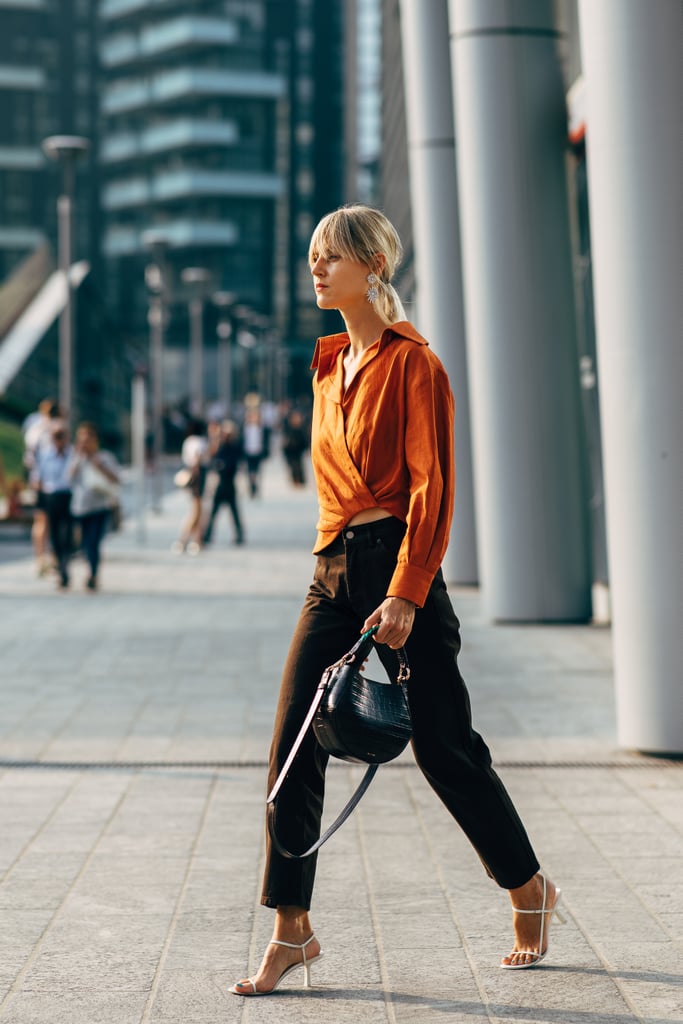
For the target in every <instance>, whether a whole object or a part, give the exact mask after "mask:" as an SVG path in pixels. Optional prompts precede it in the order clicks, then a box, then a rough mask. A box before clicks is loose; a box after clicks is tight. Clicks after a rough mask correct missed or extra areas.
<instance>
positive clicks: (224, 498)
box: [204, 480, 244, 544]
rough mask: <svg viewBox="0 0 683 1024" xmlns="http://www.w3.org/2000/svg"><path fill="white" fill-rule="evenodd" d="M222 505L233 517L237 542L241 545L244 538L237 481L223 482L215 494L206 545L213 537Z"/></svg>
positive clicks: (207, 529)
mask: <svg viewBox="0 0 683 1024" xmlns="http://www.w3.org/2000/svg"><path fill="white" fill-rule="evenodd" d="M221 505H227V506H228V508H229V509H230V513H231V515H232V521H233V523H234V525H235V540H236V541H237V542H238V543H241V542H242V540H243V537H244V534H243V530H242V520H241V519H240V510H239V506H238V504H237V492H236V490H235V481H234V480H230V481H227V482H225V481H221V482H220V483H219V484H218V486H217V487H216V490H215V491H214V494H213V501H212V502H211V512H210V514H209V521H208V522H207V524H206V529H205V530H204V543H205V544H209V543H210V542H211V538H212V537H213V528H214V523H215V521H216V516H217V515H218V512H219V511H220V508H221Z"/></svg>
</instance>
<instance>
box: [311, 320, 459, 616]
mask: <svg viewBox="0 0 683 1024" xmlns="http://www.w3.org/2000/svg"><path fill="white" fill-rule="evenodd" d="M348 345H349V336H348V334H346V333H342V334H333V335H330V336H328V337H326V338H319V339H318V342H317V345H316V349H315V355H314V357H313V363H312V365H311V369H314V370H317V373H316V376H315V378H314V381H313V392H314V402H313V424H312V434H311V452H312V456H313V469H314V473H315V478H316V484H317V488H318V500H319V503H320V518H319V520H318V524H317V530H318V537H317V540H316V544H315V547H314V549H313V551H314V553H315V552H319V551H321V550H322V549H323V548H324V547H326V546H327V545H328V544H330V543H331V542H332V541H333V540H334V539H335V537H337V536H338V534H339V532H340V531H341V530H342V528H343V527H344V526H345V524H346V523H348V521H349V520H350V519H352V518H353V516H355V515H357V513H358V512H361V511H362V510H363V509H366V508H383V509H386V510H387V512H390V513H391V514H392V515H394V516H396V517H397V518H398V519H401V520H403V522H405V523H406V524H407V529H406V533H405V536H404V538H403V542H402V544H401V548H400V551H399V554H398V561H397V564H396V570H395V572H394V575H393V577H392V579H391V583H390V586H389V588H388V590H387V597H403V598H406V599H408V600H409V601H413V602H414V603H415V604H416V605H418V606H419V607H422V605H423V604H424V602H425V600H426V598H427V593H428V591H429V587H430V586H431V583H432V580H433V579H434V575H435V573H436V571H437V569H438V568H439V566H440V564H441V561H442V559H443V556H444V554H445V551H446V548H447V546H448V538H449V531H450V525H451V518H452V514H453V498H454V494H455V465H454V457H453V456H454V453H453V448H454V442H453V417H454V402H453V395H452V394H451V389H450V386H449V383H448V377H447V375H446V371H445V370H444V368H443V365H442V364H441V362H440V361H439V359H438V358H437V357H436V356H435V355H434V353H433V352H432V351H431V350H430V349H429V347H428V345H427V342H426V341H425V339H424V338H423V337H421V335H419V334H418V333H417V331H416V330H415V328H414V327H413V326H412V324H410V323H408V322H407V321H400V322H399V323H396V324H393V325H392V326H391V327H387V329H386V330H385V331H384V332H383V333H382V336H381V337H380V338H379V339H378V340H377V341H376V342H375V343H374V344H373V345H371V346H370V347H369V348H368V349H366V351H365V352H364V354H363V358H362V360H361V362H360V364H359V366H358V369H357V371H356V374H355V376H354V378H353V380H352V381H351V383H350V384H349V387H348V388H347V390H346V391H345V392H344V390H343V382H344V367H343V352H344V350H345V349H346V348H348Z"/></svg>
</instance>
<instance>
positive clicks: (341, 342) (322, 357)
mask: <svg viewBox="0 0 683 1024" xmlns="http://www.w3.org/2000/svg"><path fill="white" fill-rule="evenodd" d="M395 337H398V338H406V339H407V340H408V341H414V342H416V344H418V345H427V344H428V342H427V341H426V340H425V339H424V338H423V337H422V335H421V334H418V332H417V331H416V330H415V328H414V327H413V325H412V324H411V323H409V322H408V320H399V321H398V322H397V323H395V324H392V325H391V327H387V328H386V329H385V330H384V331H382V335H381V337H380V339H379V345H378V346H377V351H378V352H381V351H382V349H383V348H385V347H386V345H388V344H389V343H390V342H391V341H392V340H393V338H395ZM348 343H349V336H348V334H347V333H346V331H342V332H341V333H339V334H328V335H326V336H325V337H322V338H318V340H317V341H316V344H315V352H314V353H313V361H312V362H311V369H312V370H317V371H318V380H319V381H320V380H322V379H323V378H324V377H327V376H328V374H329V373H331V372H332V370H333V368H334V366H335V364H336V362H337V356H338V355H339V353H340V352H341V351H342V350H343V349H345V348H346V346H347V345H348Z"/></svg>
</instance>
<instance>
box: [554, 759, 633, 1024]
mask: <svg viewBox="0 0 683 1024" xmlns="http://www.w3.org/2000/svg"><path fill="white" fill-rule="evenodd" d="M616 778H617V779H618V780H619V782H620V783H621V785H622V786H624V789H627V788H628V787H627V786H626V785H625V784H624V783H623V782H621V779H619V777H618V776H616ZM551 795H552V796H553V799H554V800H556V801H557V803H558V804H559V805H560V807H561V808H562V809H563V811H564V812H565V814H566V815H567V816H568V817H569V818H570V819H571V820H572V821H573V822H574V824H575V825H576V827H577V828H578V829H579V831H580V832H581V833H582V835H583V836H584V837H585V839H586V841H587V842H588V843H589V844H590V845H591V846H592V847H593V849H594V850H595V851H596V853H597V854H598V855H599V856H600V857H601V858H602V859H603V860H604V861H605V862H606V863H607V864H609V866H610V870H611V871H613V872H614V874H615V875H616V876H617V878H619V879H620V881H621V882H623V884H624V885H625V886H626V888H627V889H628V890H629V892H630V893H631V894H632V895H633V896H635V898H636V899H637V900H638V902H640V903H641V905H642V906H644V907H645V909H646V910H647V913H648V915H649V916H652V915H651V914H650V910H649V908H648V907H646V906H645V904H644V903H643V901H642V900H641V899H640V896H639V894H638V892H637V891H636V890H635V889H634V888H633V886H632V884H631V883H630V882H629V880H628V879H627V878H625V877H624V875H623V874H622V872H621V871H620V870H619V868H618V867H617V865H616V864H614V862H613V861H612V859H611V858H610V857H608V856H607V855H606V854H605V853H604V852H603V851H602V850H601V849H600V847H599V846H598V844H597V843H596V842H595V840H594V839H593V837H592V836H591V834H590V833H589V832H588V831H587V830H586V829H585V828H584V827H583V825H582V824H581V822H580V820H579V818H578V817H577V816H576V814H575V813H574V812H573V810H572V809H571V808H570V807H568V806H567V804H566V802H565V800H564V798H563V797H562V796H561V795H560V796H556V795H555V794H551ZM638 799H642V798H641V797H640V795H639V794H638ZM562 903H563V906H566V909H567V910H568V912H569V914H570V915H571V917H572V920H573V921H574V922H575V923H576V924H577V926H578V927H579V928H580V930H581V934H582V935H583V937H584V940H585V942H586V945H587V946H588V947H589V949H591V950H592V951H593V954H594V955H595V957H596V959H597V960H598V961H599V962H600V964H601V965H602V968H603V970H604V972H605V975H606V977H608V978H609V979H610V981H611V982H612V984H613V985H614V987H615V989H616V990H617V992H618V993H619V995H620V996H621V998H622V999H623V1001H624V1005H625V1006H626V1007H627V1008H628V1009H629V1010H630V1011H631V1013H632V1014H633V1016H634V1018H635V1021H636V1022H637V1024H646V1022H647V1020H648V1018H646V1017H643V1015H642V1013H641V1012H640V1011H639V1010H638V1009H637V1008H636V1006H635V1005H634V1003H633V1000H632V999H631V997H630V995H629V993H628V991H627V989H626V987H625V985H624V984H623V983H622V981H621V979H620V978H619V977H618V975H617V974H615V972H614V969H613V968H612V967H611V966H610V964H609V962H608V961H607V960H606V959H605V957H604V956H603V955H602V952H601V950H600V947H599V946H598V945H597V944H596V943H595V942H594V941H593V939H592V938H591V936H590V933H589V932H588V931H587V930H586V929H585V928H583V927H582V925H581V917H580V915H579V916H577V914H576V912H575V911H574V910H573V909H572V905H571V902H570V901H569V902H568V901H567V898H566V893H564V892H563V894H562Z"/></svg>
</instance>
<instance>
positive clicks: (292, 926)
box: [273, 906, 313, 943]
mask: <svg viewBox="0 0 683 1024" xmlns="http://www.w3.org/2000/svg"><path fill="white" fill-rule="evenodd" d="M312 934H313V927H312V925H311V919H310V917H309V914H308V911H307V910H305V909H304V908H303V907H296V906H282V907H278V908H277V910H276V912H275V927H274V928H273V938H274V939H279V940H280V941H281V942H296V943H302V942H305V941H306V939H308V938H310V936H311V935H312Z"/></svg>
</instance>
